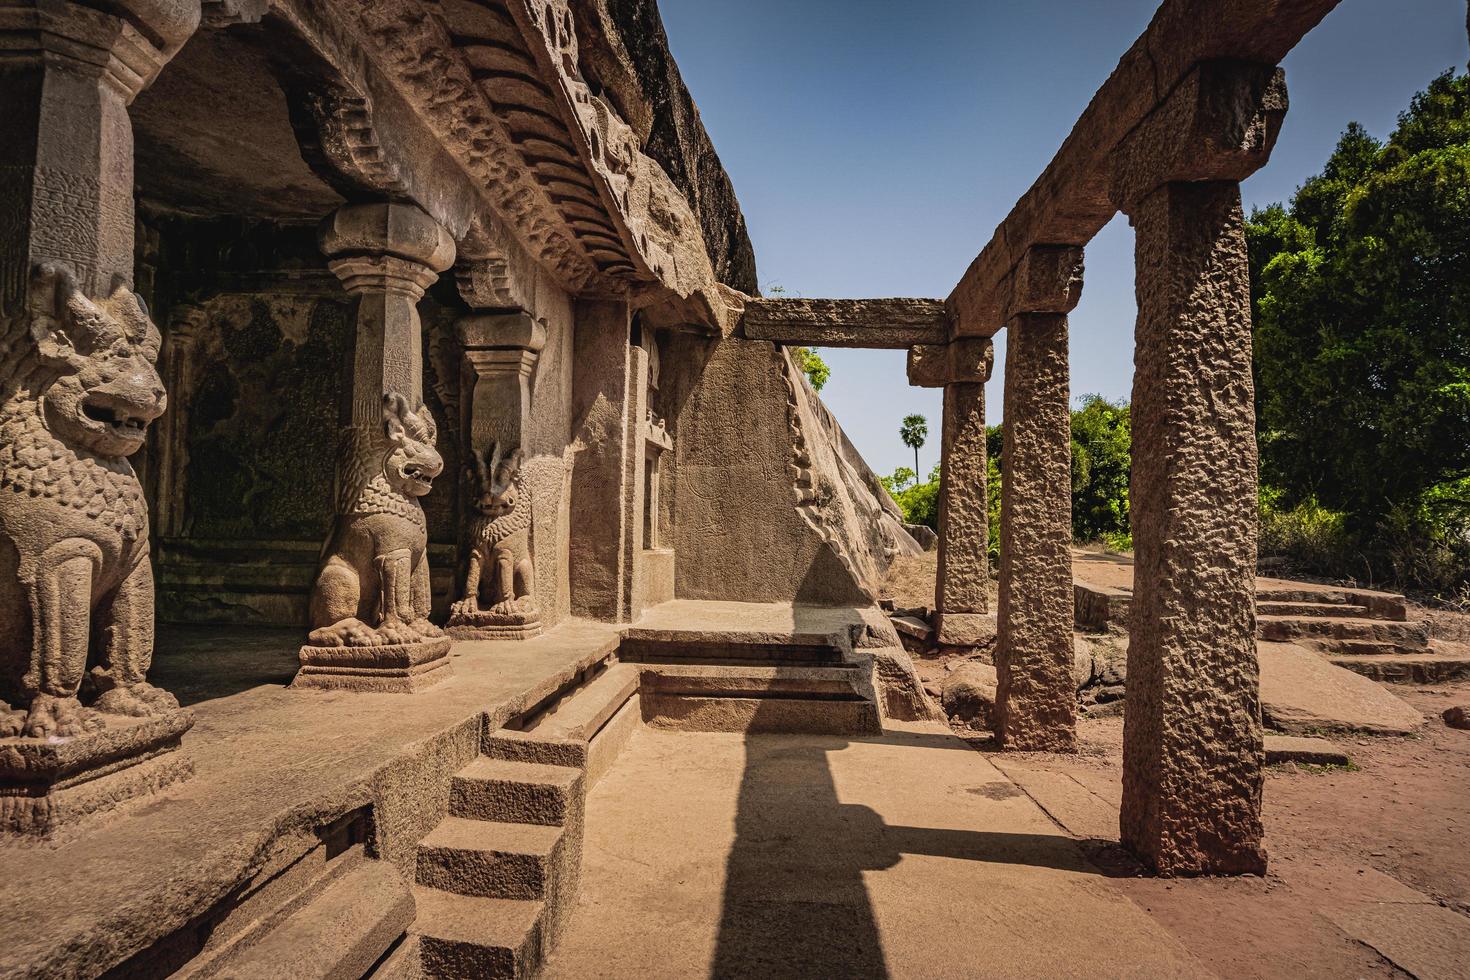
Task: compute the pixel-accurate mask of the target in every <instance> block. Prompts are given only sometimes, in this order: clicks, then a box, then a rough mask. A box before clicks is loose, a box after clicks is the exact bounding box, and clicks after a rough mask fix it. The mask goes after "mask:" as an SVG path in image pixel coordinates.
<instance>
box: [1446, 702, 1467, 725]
mask: <svg viewBox="0 0 1470 980" xmlns="http://www.w3.org/2000/svg"><path fill="white" fill-rule="evenodd" d="M1443 717H1444V723H1445V724H1446V725H1449V726H1450V727H1451V728H1464V729H1470V708H1467V707H1465V706H1464V705H1463V704H1457V705H1455V706H1454V707H1453V708H1446V709H1445V713H1444V715H1443Z"/></svg>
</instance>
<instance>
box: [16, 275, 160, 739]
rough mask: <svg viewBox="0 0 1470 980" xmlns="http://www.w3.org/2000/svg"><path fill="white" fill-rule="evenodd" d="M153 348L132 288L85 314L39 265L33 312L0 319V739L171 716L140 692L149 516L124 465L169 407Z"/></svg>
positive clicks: (148, 647) (84, 305)
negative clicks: (117, 718) (117, 719)
mask: <svg viewBox="0 0 1470 980" xmlns="http://www.w3.org/2000/svg"><path fill="white" fill-rule="evenodd" d="M160 344H161V338H160V335H159V332H158V327H157V326H155V325H154V323H153V321H152V320H151V319H150V318H149V315H148V310H147V308H146V306H145V305H144V304H143V301H142V300H141V299H139V298H138V297H137V296H136V295H134V294H133V293H132V292H131V291H130V290H129V289H127V287H126V286H122V285H119V286H117V288H115V289H114V290H113V292H112V295H111V296H109V297H108V298H106V299H103V300H98V301H95V302H94V301H92V300H90V299H88V298H87V297H86V296H85V295H83V294H82V292H81V290H80V289H79V288H78V287H77V282H76V278H75V276H74V274H73V273H72V271H71V270H70V269H69V268H67V267H66V266H65V265H62V264H60V263H48V264H45V265H42V266H39V267H37V269H36V270H35V273H34V275H33V276H32V279H31V283H30V293H29V300H28V309H27V310H26V311H25V313H24V314H22V315H21V316H19V317H15V318H13V319H7V320H4V321H0V736H4V737H10V736H22V737H33V738H48V737H66V736H75V735H80V734H84V733H86V732H90V731H96V730H98V729H100V728H103V727H105V721H104V719H103V718H102V717H101V716H102V715H104V714H113V715H128V716H133V717H145V716H152V715H159V714H163V713H165V712H167V711H170V710H172V709H175V708H177V707H178V706H179V705H178V701H177V700H175V699H174V697H173V696H172V695H170V694H168V693H167V692H165V691H162V690H159V689H158V688H156V687H153V686H152V685H151V684H149V683H148V682H147V680H146V679H145V678H146V676H147V673H148V668H149V666H150V664H151V662H152V659H153V570H152V567H151V566H150V564H149V561H148V506H147V504H146V502H145V501H144V498H143V490H142V487H141V486H140V485H139V483H138V478H137V476H136V475H135V474H134V472H133V468H132V466H131V465H130V464H129V463H128V459H127V458H128V457H129V456H131V455H132V454H133V453H135V452H137V451H138V450H139V449H140V448H142V446H143V442H144V439H145V438H146V435H147V431H148V425H149V423H151V422H152V421H153V420H154V419H156V418H158V417H159V416H160V415H162V414H163V410H164V407H165V404H166V399H165V394H164V388H163V382H162V380H161V379H160V378H159V375H158V370H157V368H156V366H155V365H156V363H157V360H158V352H159V347H160ZM94 640H95V644H96V650H95V656H94V651H93V643H94ZM89 664H92V665H93V666H92V672H91V674H90V675H88V673H87V668H88V666H89ZM84 682H85V683H84ZM84 697H85V698H86V699H87V700H88V701H89V702H90V703H89V704H88V705H86V706H83V704H82V700H83V698H84Z"/></svg>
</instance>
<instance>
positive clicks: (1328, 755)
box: [1266, 735, 1352, 766]
mask: <svg viewBox="0 0 1470 980" xmlns="http://www.w3.org/2000/svg"><path fill="white" fill-rule="evenodd" d="M1351 761H1352V760H1351V759H1350V758H1348V754H1347V750H1345V749H1343V748H1342V747H1341V746H1339V745H1337V744H1336V743H1335V742H1329V741H1328V740H1327V739H1325V738H1309V737H1306V736H1301V735H1267V736H1266V765H1268V766H1274V765H1276V764H1277V763H1281V762H1304V763H1306V764H1308V765H1313V766H1345V765H1347V764H1348V763H1349V762H1351Z"/></svg>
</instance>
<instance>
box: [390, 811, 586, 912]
mask: <svg viewBox="0 0 1470 980" xmlns="http://www.w3.org/2000/svg"><path fill="white" fill-rule="evenodd" d="M564 840H565V833H564V830H563V828H561V827H554V826H544V825H540V824H528V823H502V822H499V821H491V820H467V819H465V818H463V817H445V818H444V821H443V822H442V823H440V824H439V826H437V827H435V828H434V829H433V830H432V831H430V832H429V835H428V836H427V837H425V838H424V839H423V840H421V841H419V850H418V866H417V878H418V883H419V884H420V885H427V886H429V887H431V888H437V889H439V890H440V891H446V892H454V893H455V894H457V895H473V896H477V897H480V898H534V899H545V898H546V897H547V895H546V891H547V883H548V881H549V880H550V878H551V875H552V874H553V869H554V866H555V864H556V862H557V861H558V860H559V858H560V856H561V850H562V847H563V841H564Z"/></svg>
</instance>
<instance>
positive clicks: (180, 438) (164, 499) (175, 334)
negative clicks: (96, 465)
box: [155, 303, 209, 540]
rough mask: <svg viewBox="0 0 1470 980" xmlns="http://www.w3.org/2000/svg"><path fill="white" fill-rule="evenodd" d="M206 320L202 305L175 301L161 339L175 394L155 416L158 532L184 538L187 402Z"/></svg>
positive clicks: (170, 386) (167, 378)
mask: <svg viewBox="0 0 1470 980" xmlns="http://www.w3.org/2000/svg"><path fill="white" fill-rule="evenodd" d="M208 322H209V318H208V315H207V314H206V313H205V311H204V308H203V307H201V306H195V305H194V304H192V303H183V304H179V305H177V306H175V307H174V308H173V310H172V311H171V315H170V317H169V324H168V332H167V333H166V334H165V335H164V338H163V371H162V374H163V383H164V385H165V387H167V388H168V390H169V391H171V392H173V394H174V398H173V400H172V401H171V402H170V403H169V407H168V411H167V412H166V413H165V414H164V416H163V418H162V419H160V420H159V424H160V426H161V428H160V430H159V433H158V442H157V446H158V463H157V466H158V483H157V487H158V501H157V506H156V508H155V509H156V510H157V511H158V536H159V537H160V538H162V539H164V540H168V539H171V538H178V537H182V536H183V535H184V534H185V532H186V530H187V524H186V522H187V516H188V515H187V508H186V498H187V496H188V492H189V484H188V470H189V406H190V404H191V403H192V400H193V397H194V353H195V348H196V347H197V346H198V343H199V335H200V334H201V333H203V332H204V329H205V327H206V325H207V324H208Z"/></svg>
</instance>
